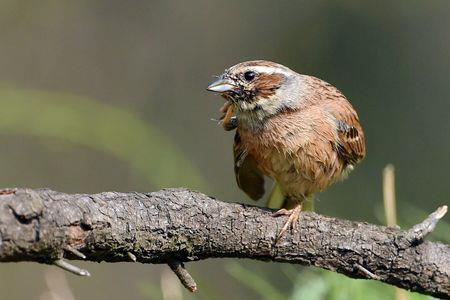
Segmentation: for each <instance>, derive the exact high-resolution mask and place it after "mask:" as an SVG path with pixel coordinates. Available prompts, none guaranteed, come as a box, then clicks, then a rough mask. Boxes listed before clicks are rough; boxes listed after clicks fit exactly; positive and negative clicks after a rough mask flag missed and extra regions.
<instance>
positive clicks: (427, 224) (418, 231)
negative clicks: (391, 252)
mask: <svg viewBox="0 0 450 300" xmlns="http://www.w3.org/2000/svg"><path fill="white" fill-rule="evenodd" d="M447 210H448V207H447V205H443V206H441V207H439V208H438V209H437V210H436V211H435V212H433V213H432V214H430V215H429V216H428V217H427V218H426V219H425V220H423V221H422V222H421V223H419V224H417V225H415V226H414V227H413V228H411V229H410V230H408V231H407V232H406V234H405V238H406V239H407V240H408V241H409V242H410V243H414V242H418V241H422V240H423V239H424V238H425V236H427V235H428V234H429V233H430V232H432V231H433V230H434V228H435V227H436V224H437V223H438V221H439V220H440V219H442V217H443V216H445V214H446V213H447Z"/></svg>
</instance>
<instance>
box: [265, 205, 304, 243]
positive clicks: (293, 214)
mask: <svg viewBox="0 0 450 300" xmlns="http://www.w3.org/2000/svg"><path fill="white" fill-rule="evenodd" d="M301 211H302V203H297V204H296V205H295V207H294V208H292V209H285V208H282V209H280V210H278V211H276V212H274V213H273V214H272V216H273V217H279V216H288V219H287V220H286V222H285V223H284V225H283V228H281V230H280V233H279V234H278V236H277V241H279V240H280V238H281V237H282V236H283V235H284V234H285V233H286V231H287V230H288V229H289V228H292V229H295V226H296V225H297V221H298V218H299V215H300V212H301Z"/></svg>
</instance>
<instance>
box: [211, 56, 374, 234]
mask: <svg viewBox="0 0 450 300" xmlns="http://www.w3.org/2000/svg"><path fill="white" fill-rule="evenodd" d="M207 90H208V91H210V92H214V93H216V94H219V95H221V96H222V97H223V98H225V104H224V105H223V106H222V108H221V109H220V110H221V112H222V114H223V115H222V118H221V119H222V120H221V122H222V125H223V127H224V129H225V130H228V131H229V130H236V132H235V135H234V144H233V154H234V172H235V177H236V182H237V185H238V186H239V188H240V189H241V190H242V191H244V192H245V193H246V194H247V195H248V196H249V197H250V198H252V199H253V200H259V199H261V198H262V197H263V195H264V193H265V188H264V185H265V183H264V182H265V177H269V178H271V179H273V180H274V181H275V182H276V184H277V185H278V186H279V188H280V190H281V193H282V195H283V197H284V198H285V200H286V201H285V203H287V205H286V207H283V208H281V209H279V210H278V211H276V212H274V213H273V216H274V217H279V216H287V219H286V221H285V223H284V225H283V226H282V228H281V230H280V231H279V233H278V235H277V237H276V240H277V241H278V240H279V239H281V237H282V236H283V235H284V234H285V232H286V231H287V230H288V229H290V228H292V229H294V228H295V226H296V224H297V220H298V219H299V215H300V212H301V210H302V206H303V204H304V203H305V200H306V199H308V198H310V197H312V196H313V195H314V194H316V193H318V192H321V191H323V190H325V189H326V188H328V187H329V186H330V185H332V184H333V183H335V182H338V181H340V180H343V179H345V178H346V177H347V175H348V173H349V172H350V171H351V170H353V168H354V166H355V165H356V164H358V163H359V162H360V161H361V160H362V159H363V158H364V156H365V154H366V147H365V137H364V132H363V130H362V127H361V124H360V121H359V118H358V115H357V113H356V111H355V109H354V108H353V106H352V105H351V104H350V102H349V101H348V100H347V98H346V97H345V96H344V95H343V94H342V93H341V92H340V91H339V90H338V89H337V88H336V87H334V86H333V85H331V84H329V83H327V82H325V81H323V80H321V79H319V78H316V77H314V76H309V75H303V74H299V73H297V72H295V71H293V70H291V69H289V68H288V67H285V66H283V65H281V64H279V63H275V62H271V61H266V60H253V61H246V62H241V63H238V64H236V65H234V66H232V67H229V68H228V69H226V70H225V71H224V72H223V74H222V75H220V76H218V78H217V79H216V80H215V81H214V82H212V83H211V84H210V85H209V86H208V87H207Z"/></svg>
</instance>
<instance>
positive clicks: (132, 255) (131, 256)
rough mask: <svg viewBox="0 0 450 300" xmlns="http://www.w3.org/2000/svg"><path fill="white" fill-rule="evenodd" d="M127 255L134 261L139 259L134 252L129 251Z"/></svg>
mask: <svg viewBox="0 0 450 300" xmlns="http://www.w3.org/2000/svg"><path fill="white" fill-rule="evenodd" d="M127 255H128V257H129V258H130V259H131V260H132V261H134V262H136V261H137V258H136V255H134V254H133V253H131V252H127Z"/></svg>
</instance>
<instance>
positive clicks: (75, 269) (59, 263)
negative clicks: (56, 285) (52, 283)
mask: <svg viewBox="0 0 450 300" xmlns="http://www.w3.org/2000/svg"><path fill="white" fill-rule="evenodd" d="M53 264H54V265H55V266H58V267H60V268H61V269H64V270H66V271H69V272H70V273H73V274H75V275H79V276H91V274H90V273H89V272H88V271H87V270H85V269H81V268H79V267H77V266H74V265H72V264H69V263H68V262H67V261H65V260H64V259H58V260H55V261H54V262H53Z"/></svg>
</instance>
